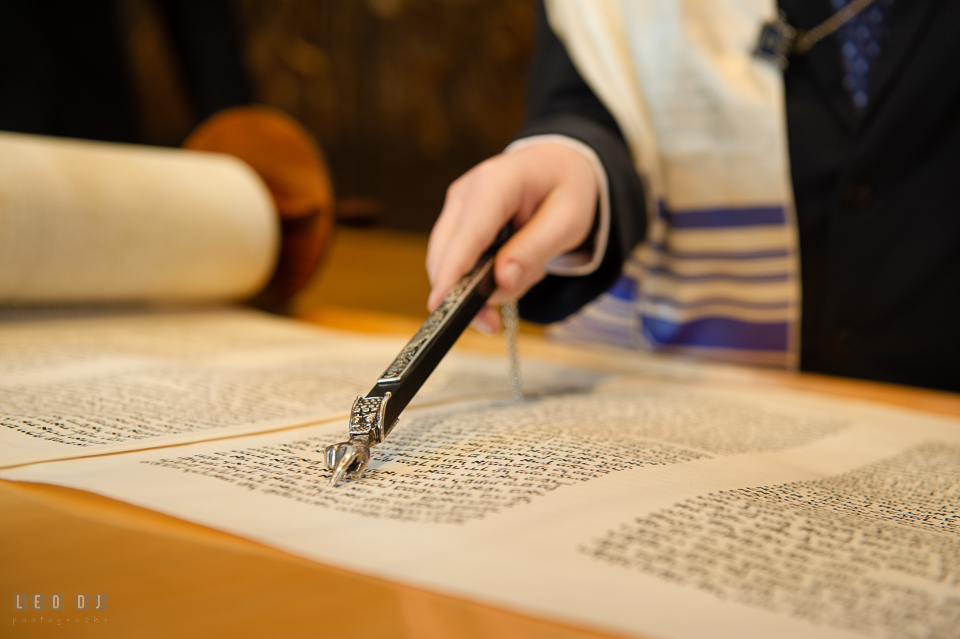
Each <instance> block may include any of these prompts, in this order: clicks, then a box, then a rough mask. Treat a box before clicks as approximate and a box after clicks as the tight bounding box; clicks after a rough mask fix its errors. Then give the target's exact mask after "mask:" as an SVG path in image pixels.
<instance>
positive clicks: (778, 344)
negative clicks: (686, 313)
mask: <svg viewBox="0 0 960 639" xmlns="http://www.w3.org/2000/svg"><path fill="white" fill-rule="evenodd" d="M642 319H643V331H644V334H645V335H646V337H647V339H648V340H649V341H650V342H652V343H654V344H660V345H664V346H671V345H677V346H678V345H683V346H701V347H712V348H737V349H745V350H761V351H786V350H787V347H788V345H789V332H790V329H789V327H790V325H789V323H788V322H772V323H760V322H744V321H741V320H734V319H729V318H726V317H706V318H703V319H698V320H694V321H692V322H684V323H674V322H669V321H667V320H663V319H660V318H654V317H643V318H642Z"/></svg>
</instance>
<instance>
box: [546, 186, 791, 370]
mask: <svg viewBox="0 0 960 639" xmlns="http://www.w3.org/2000/svg"><path fill="white" fill-rule="evenodd" d="M659 204H660V205H659V206H658V207H657V210H656V218H657V219H656V221H655V222H654V223H655V224H661V225H663V226H662V227H661V228H662V229H663V230H665V231H666V232H667V237H668V238H669V236H670V232H671V231H676V232H677V233H683V232H687V231H690V232H696V233H698V234H700V235H701V236H702V237H703V238H708V237H709V234H710V233H711V232H718V233H721V234H723V236H724V237H725V238H727V239H726V240H725V244H726V246H729V247H730V248H735V247H736V245H733V246H731V245H730V244H729V238H730V235H729V233H730V232H736V230H737V229H745V228H750V227H777V226H780V227H783V226H784V225H786V224H788V223H789V220H788V219H787V215H786V212H785V209H784V208H783V207H782V206H754V207H742V208H734V207H724V208H710V209H685V210H679V211H672V210H670V209H668V208H667V207H666V206H665V205H664V203H663V202H662V201H661V202H660V203H659ZM654 235H656V234H655V233H654ZM700 242H701V243H702V242H703V240H700ZM670 244H671V243H670V241H669V239H667V241H666V242H656V241H650V240H648V244H647V246H646V251H645V253H644V254H645V255H646V257H645V258H643V257H640V256H639V255H636V254H635V255H634V256H633V257H632V258H631V261H633V264H629V263H628V264H627V266H626V270H625V271H624V273H623V274H621V276H620V278H619V279H618V280H617V281H616V282H615V283H614V285H613V286H612V287H611V288H610V289H609V290H607V291H606V293H605V294H604V295H601V296H600V298H598V299H597V300H596V301H595V302H593V303H592V304H591V306H590V309H589V310H588V309H585V310H583V311H581V312H579V313H577V314H576V315H575V316H573V317H571V318H569V319H568V320H567V321H566V322H564V324H563V326H562V327H558V328H559V329H560V330H559V331H557V333H556V334H557V335H559V336H560V337H561V339H563V338H568V339H569V338H573V339H578V340H589V341H597V342H605V343H608V344H614V345H617V346H621V347H624V348H632V347H636V346H638V345H639V344H640V343H641V341H638V338H639V337H640V336H638V335H636V334H634V333H633V331H636V330H640V331H642V333H643V336H642V341H643V342H646V344H647V345H648V346H649V347H651V348H652V349H653V350H655V351H656V350H661V349H665V350H671V349H675V348H679V349H683V348H685V347H687V348H695V349H699V351H700V352H703V350H702V349H718V350H720V351H722V352H727V353H734V352H736V351H741V352H743V353H759V352H764V353H775V352H782V353H784V354H785V355H786V354H787V353H788V352H789V349H790V336H791V330H792V327H793V324H792V322H791V318H792V317H793V313H794V308H795V305H796V302H795V300H793V299H792V295H790V289H789V287H790V286H791V285H792V284H793V283H794V281H795V280H794V278H795V277H796V275H795V274H793V273H790V272H785V270H784V269H785V267H787V268H788V266H787V265H785V264H783V263H780V262H777V263H774V264H771V265H770V268H769V269H765V268H760V269H759V272H754V273H751V274H744V275H740V274H732V273H730V272H729V271H730V270H733V268H732V267H733V266H734V265H736V264H738V263H744V262H750V261H753V260H764V259H776V258H790V257H791V256H792V250H791V249H790V248H788V247H786V246H783V244H779V243H778V242H776V241H775V242H773V243H771V244H768V245H767V246H760V247H757V248H755V249H753V250H747V251H739V252H738V251H735V250H734V251H730V250H722V249H719V247H718V249H714V250H711V249H710V248H707V250H703V251H689V252H683V251H676V250H673V249H672V248H671V246H670ZM778 244H779V245H778ZM705 246H706V247H708V246H709V244H706V245H705ZM684 260H693V261H696V260H702V261H707V260H714V261H716V262H717V264H715V265H707V264H701V265H699V266H698V268H697V270H698V271H700V272H699V273H697V274H694V275H682V274H679V273H677V272H676V271H675V270H674V268H675V265H676V263H677V262H682V261H684ZM758 266H759V265H758ZM707 267H709V268H707ZM751 270H757V269H751ZM637 275H641V278H640V280H639V281H638V280H637V279H636V276H637ZM710 282H724V283H726V285H727V286H728V287H730V292H729V293H727V294H724V295H722V296H718V295H716V293H715V292H714V294H711V292H712V291H711V288H710V287H707V286H704V285H705V284H707V283H710ZM644 283H647V286H646V287H645V286H644ZM778 285H782V286H783V287H784V289H783V295H782V296H780V295H778V294H776V292H775V290H771V286H773V287H774V289H776V286H778ZM757 287H763V288H762V289H760V288H757ZM644 288H647V289H648V290H650V291H656V294H653V295H651V294H647V293H645V292H644ZM668 291H669V292H668ZM757 291H763V296H761V298H760V299H763V300H764V301H756V298H757V295H758V293H757ZM674 292H676V293H682V297H683V298H684V299H685V301H684V302H680V301H678V299H677V298H676V297H674V296H673V294H674ZM740 292H742V295H741V294H740ZM698 293H699V295H698ZM768 296H771V297H769V298H768ZM678 297H680V296H679V295H678ZM765 298H766V299H765ZM657 307H659V310H658V308H657ZM708 307H718V310H716V311H712V310H707V309H708ZM671 309H672V310H671ZM697 309H704V310H705V311H707V312H709V313H711V314H709V315H706V316H701V317H697V318H696V319H693V318H690V319H689V320H687V321H678V320H677V319H676V318H674V319H671V317H672V316H673V315H675V314H676V312H677V311H679V312H680V313H681V315H683V314H685V312H686V313H690V312H693V313H695V312H696V311H697ZM756 311H765V314H766V315H771V317H769V319H768V320H767V321H756V320H752V319H748V318H749V317H750V315H749V314H750V313H753V312H756ZM716 313H719V314H716ZM630 317H633V318H634V321H632V322H631V321H629V318H630Z"/></svg>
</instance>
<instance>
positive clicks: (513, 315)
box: [500, 302, 523, 401]
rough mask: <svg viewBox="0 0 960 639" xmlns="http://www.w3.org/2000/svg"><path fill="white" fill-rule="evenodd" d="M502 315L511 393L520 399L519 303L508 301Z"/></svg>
mask: <svg viewBox="0 0 960 639" xmlns="http://www.w3.org/2000/svg"><path fill="white" fill-rule="evenodd" d="M500 317H501V319H502V320H503V337H504V339H505V340H506V342H507V366H508V367H509V372H508V380H509V382H510V394H511V395H512V396H513V398H514V399H515V400H517V401H519V400H521V399H523V389H522V388H521V387H520V354H519V352H518V351H517V334H518V333H519V332H520V312H519V311H518V310H517V303H516V302H507V303H506V304H504V305H503V306H501V307H500Z"/></svg>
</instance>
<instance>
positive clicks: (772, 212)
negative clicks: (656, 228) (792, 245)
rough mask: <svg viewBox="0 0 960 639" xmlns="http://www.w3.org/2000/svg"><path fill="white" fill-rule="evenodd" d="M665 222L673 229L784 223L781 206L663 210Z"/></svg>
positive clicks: (784, 217) (784, 216)
mask: <svg viewBox="0 0 960 639" xmlns="http://www.w3.org/2000/svg"><path fill="white" fill-rule="evenodd" d="M664 212H665V217H666V220H667V224H669V225H670V226H671V227H672V228H675V229H699V228H711V229H716V228H732V227H738V226H770V225H776V226H781V225H783V224H784V223H786V214H785V213H784V211H783V207H782V206H762V207H760V206H758V207H751V208H716V209H700V210H696V209H694V210H686V211H669V210H665V211H664Z"/></svg>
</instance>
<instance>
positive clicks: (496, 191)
mask: <svg viewBox="0 0 960 639" xmlns="http://www.w3.org/2000/svg"><path fill="white" fill-rule="evenodd" d="M598 193H599V185H598V183H597V177H596V174H595V173H594V170H593V167H592V166H591V164H590V162H589V160H587V158H585V157H584V156H583V155H582V154H581V153H579V152H577V151H575V150H574V149H571V148H569V147H567V146H563V145H561V144H551V143H543V144H534V145H531V146H528V147H524V148H521V149H518V150H516V151H514V152H511V153H502V154H500V155H497V156H494V157H492V158H490V159H489V160H486V161H484V162H481V163H480V164H478V165H477V166H475V167H473V168H472V169H470V170H469V171H467V172H466V173H465V174H464V175H462V176H461V177H460V178H458V179H457V180H456V181H455V182H454V183H453V184H451V185H450V188H449V189H447V198H446V201H445V202H444V204H443V210H442V211H441V212H440V217H439V218H438V219H437V223H436V224H435V225H434V227H433V231H432V232H431V233H430V242H429V244H428V245H427V264H426V266H427V275H428V276H429V278H430V285H431V291H430V297H429V298H428V300H427V308H428V309H429V310H430V311H432V310H433V309H435V308H436V307H437V306H439V305H440V302H441V301H442V300H443V297H444V296H445V295H446V294H447V292H448V291H449V290H450V288H451V287H453V285H454V284H455V283H456V282H457V280H458V279H459V278H460V277H461V276H462V275H463V274H464V273H466V272H467V271H469V270H470V269H471V268H473V265H474V264H476V262H477V260H478V259H480V255H481V254H482V253H483V251H484V250H486V248H487V247H488V246H490V244H492V243H493V240H494V238H495V237H496V235H497V232H498V231H499V230H500V229H501V228H502V227H503V226H504V225H505V224H506V223H507V222H508V221H510V220H513V226H514V228H515V229H516V231H515V232H514V234H513V237H511V238H510V240H509V241H508V242H507V243H506V244H505V245H504V246H503V248H501V249H500V252H499V253H497V258H496V262H495V264H494V276H495V277H496V281H497V290H496V291H495V292H494V293H493V295H492V296H491V298H490V301H489V303H490V304H491V305H496V304H502V303H504V302H508V301H512V300H515V299H518V298H519V297H521V296H522V295H523V294H524V293H526V292H527V291H528V290H529V289H530V287H532V286H533V285H534V284H536V283H537V282H539V281H540V280H541V279H543V277H544V275H546V271H545V270H544V268H545V265H546V264H547V262H549V261H550V260H551V259H553V258H554V257H556V256H558V255H562V254H564V253H567V252H569V251H571V250H573V249H574V248H576V247H578V246H580V245H581V244H582V243H583V242H584V240H586V238H587V236H588V235H589V233H590V229H591V228H592V227H593V222H594V216H595V214H596V208H597V197H598ZM473 325H474V326H475V327H476V328H478V329H480V330H481V331H484V332H491V333H492V332H495V331H497V330H498V329H499V327H500V318H499V315H498V314H497V312H496V310H495V309H493V308H491V307H489V306H488V307H486V308H484V309H482V310H481V311H480V313H479V314H478V315H477V318H476V319H475V320H474V322H473Z"/></svg>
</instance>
